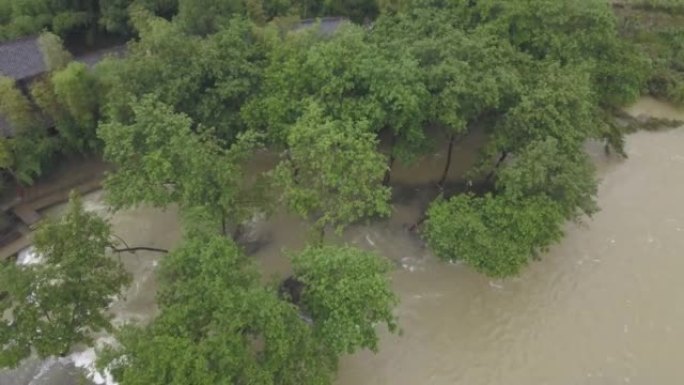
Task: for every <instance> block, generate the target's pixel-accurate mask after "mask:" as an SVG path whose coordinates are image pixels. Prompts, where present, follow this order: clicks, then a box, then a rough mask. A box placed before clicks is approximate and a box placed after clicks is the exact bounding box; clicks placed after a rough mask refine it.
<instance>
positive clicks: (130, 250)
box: [112, 246, 169, 254]
mask: <svg viewBox="0 0 684 385" xmlns="http://www.w3.org/2000/svg"><path fill="white" fill-rule="evenodd" d="M112 251H114V252H115V253H135V252H136V251H156V252H158V253H164V254H166V253H168V252H169V251H168V250H167V249H159V248H156V247H146V246H138V247H125V248H123V249H117V248H115V247H112Z"/></svg>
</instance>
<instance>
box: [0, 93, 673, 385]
mask: <svg viewBox="0 0 684 385" xmlns="http://www.w3.org/2000/svg"><path fill="white" fill-rule="evenodd" d="M630 112H631V113H633V114H634V115H639V114H646V115H651V116H658V117H665V118H677V119H683V120H684V112H680V111H677V110H675V109H673V108H671V107H669V106H667V105H665V104H663V103H660V102H656V101H654V100H652V99H649V98H644V99H642V100H641V101H640V102H639V103H637V104H636V105H635V106H633V107H631V108H630ZM468 141H472V143H471V142H468ZM478 141H479V139H478V138H477V137H476V136H475V137H471V138H468V139H467V140H466V142H465V143H462V144H461V145H459V146H457V147H456V148H455V152H454V163H453V165H452V173H453V174H454V175H457V174H458V173H459V172H460V170H462V169H463V168H466V167H467V166H468V165H469V164H471V163H472V161H473V156H472V154H470V153H469V152H467V151H462V150H463V149H465V148H469V147H472V145H473V144H474V143H477V142H478ZM587 150H588V151H589V153H590V154H591V155H592V156H593V158H594V159H595V163H596V165H597V167H598V170H599V176H600V178H601V184H600V188H599V197H598V200H599V204H600V206H601V211H600V212H599V213H597V214H596V215H595V216H594V217H593V218H592V219H587V220H584V221H583V222H582V223H576V224H575V223H571V224H568V225H567V226H566V237H565V239H564V240H563V241H562V242H560V243H559V244H557V245H555V246H554V247H552V248H551V250H550V251H549V252H548V253H547V254H546V255H544V256H543V258H542V260H541V261H539V262H534V263H532V264H531V265H530V267H529V268H527V269H526V270H524V272H523V273H522V274H521V276H519V277H517V278H513V279H507V280H491V279H488V278H486V277H483V276H481V275H479V274H477V273H475V272H473V271H472V270H471V269H469V268H468V267H466V266H463V265H460V264H446V263H442V262H439V261H436V260H435V258H434V257H433V256H432V255H431V254H430V252H429V251H428V250H427V249H426V248H425V247H424V245H423V244H422V242H421V241H420V240H419V239H418V237H416V236H415V235H414V234H412V233H410V232H409V231H407V229H406V227H407V224H409V223H412V222H413V221H415V219H416V218H417V217H418V216H419V215H420V212H421V206H422V205H424V204H425V200H426V199H425V198H426V196H429V195H430V194H432V190H431V189H429V188H428V189H426V188H420V187H419V186H420V185H419V184H418V183H419V182H420V183H422V184H423V185H424V183H425V182H428V181H430V180H432V181H435V180H438V179H439V176H440V174H441V171H442V168H441V167H442V162H443V161H444V156H445V154H444V151H441V152H439V153H437V154H434V155H433V156H430V157H428V158H426V159H425V160H424V161H423V162H421V163H420V164H418V165H417V166H415V167H413V168H411V169H403V170H398V171H397V172H396V173H394V175H393V181H395V182H396V183H397V184H398V185H400V186H401V187H400V188H398V189H397V191H398V193H397V195H398V196H397V199H396V203H395V205H394V208H395V212H394V215H393V216H392V218H390V219H389V220H387V221H382V222H377V223H372V224H368V225H365V226H358V227H354V228H351V229H350V230H349V231H348V232H347V234H346V236H345V239H344V241H345V242H349V243H353V244H356V245H358V246H360V247H364V248H367V249H371V250H375V251H377V252H378V253H379V254H382V255H385V256H387V257H388V258H390V259H392V260H393V261H395V262H396V264H397V266H398V268H397V269H396V271H395V273H394V274H393V282H394V288H395V289H396V292H397V293H398V294H399V296H400V297H401V304H400V306H399V308H398V315H399V319H400V324H401V327H402V329H403V334H402V335H401V336H394V335H385V334H383V338H382V341H381V346H380V352H379V353H378V354H373V353H370V352H361V353H358V354H355V355H352V356H348V357H344V358H343V360H342V364H341V368H340V372H339V376H338V380H337V383H336V384H337V385H385V384H388V385H389V384H391V385H415V384H421V385H452V384H458V385H499V384H506V385H518V384H519V385H542V384H549V385H564V384H573V385H574V384H587V385H592V384H596V385H598V384H601V385H606V384H627V383H632V384H658V385H668V384H673V385H674V384H681V383H684V365H683V363H684V361H683V358H682V357H684V280H682V279H681V276H682V272H684V199H682V197H684V128H680V129H674V130H669V131H664V132H639V133H636V134H633V135H630V136H629V137H628V138H627V152H628V154H629V156H630V157H629V159H627V160H619V159H615V158H611V157H607V156H605V155H604V153H603V151H602V148H601V147H600V146H598V145H588V146H587ZM416 175H417V176H419V178H420V179H419V180H418V179H416V177H415V176H416ZM88 201H89V203H88V206H89V207H90V208H91V209H93V210H96V211H99V212H102V213H103V215H108V214H107V213H106V207H105V206H104V205H103V204H102V203H101V201H102V197H101V194H99V193H98V194H94V195H91V196H90V197H89V198H88ZM58 211H59V208H57V209H54V212H53V214H56V213H57V212H58ZM176 219H177V218H176V214H175V211H174V210H172V209H170V210H167V211H164V212H162V211H159V210H151V209H137V210H131V211H125V212H120V213H117V214H116V215H114V216H111V220H112V223H113V225H114V230H115V232H116V233H117V234H118V235H120V236H122V237H123V238H125V239H126V241H127V242H128V243H129V244H131V245H151V246H156V247H172V246H173V245H174V244H175V242H177V240H178V239H179V237H180V230H179V228H178V225H177V220H176ZM305 230H306V227H305V225H304V224H303V223H302V222H301V221H298V220H296V219H294V218H292V217H291V216H289V215H286V214H283V213H278V214H276V215H274V216H273V217H272V218H271V219H269V220H268V221H256V222H255V224H254V225H253V226H252V227H251V229H250V234H249V236H250V237H251V238H252V239H254V240H255V242H254V243H253V244H252V254H253V255H254V257H255V258H256V259H257V261H258V262H259V263H260V265H261V266H262V267H263V269H264V271H265V272H266V275H267V276H269V275H270V274H278V273H279V274H284V273H286V272H287V270H288V263H287V259H286V258H285V257H283V254H282V252H281V251H282V250H283V249H290V250H292V249H297V248H299V247H301V246H302V245H303V244H304V242H305V236H304V234H305ZM256 240H258V242H256ZM158 258H159V256H158V255H154V254H152V253H144V252H141V253H138V254H137V255H127V256H124V262H125V263H126V266H127V267H128V268H129V269H130V270H131V271H132V272H133V273H134V275H135V282H134V283H133V285H132V286H131V288H130V289H129V291H128V292H127V296H126V297H127V299H126V301H123V302H119V303H117V304H116V305H115V306H114V307H113V311H114V313H115V314H116V315H117V319H118V320H119V321H124V320H145V319H149V317H151V316H153V315H154V312H155V306H154V288H155V280H154V270H155V266H156V265H157V263H158ZM92 358H93V354H92V350H86V351H85V352H80V353H76V354H75V355H73V356H72V357H70V358H69V359H63V360H48V361H45V362H37V361H31V362H27V363H26V364H25V365H23V366H22V367H21V368H19V369H18V370H15V371H12V372H5V373H0V385H15V384H16V385H27V384H31V385H62V384H64V385H71V384H74V383H75V381H74V376H73V373H74V368H73V367H74V364H73V362H74V361H76V362H77V364H78V365H81V366H83V365H86V364H87V363H88V362H89V361H91V360H92ZM98 380H99V379H98Z"/></svg>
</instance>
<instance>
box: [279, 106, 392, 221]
mask: <svg viewBox="0 0 684 385" xmlns="http://www.w3.org/2000/svg"><path fill="white" fill-rule="evenodd" d="M287 144H288V150H287V155H286V157H285V159H284V160H283V161H282V162H281V163H280V164H279V165H278V167H277V168H276V170H275V178H276V180H277V182H278V183H279V185H280V186H281V187H282V188H283V199H284V201H285V203H286V204H287V205H288V206H289V207H291V208H292V209H293V211H295V212H296V213H298V214H300V215H302V216H304V217H305V218H307V219H310V220H311V221H312V222H314V227H315V228H316V229H318V230H320V231H323V230H324V229H325V227H326V226H328V225H329V226H333V227H334V228H335V229H336V230H337V231H341V230H342V229H343V228H344V227H346V226H347V225H349V224H351V223H353V222H354V221H357V220H359V219H362V218H364V217H368V216H373V215H388V214H389V212H390V207H389V202H388V201H389V198H390V190H389V188H388V187H387V186H384V185H382V179H383V176H384V174H385V169H386V161H385V160H384V157H383V156H382V155H381V154H380V153H378V152H377V151H376V139H375V136H374V134H373V133H372V132H371V131H370V129H369V127H368V123H367V122H366V121H359V122H352V121H342V120H337V121H330V120H327V119H326V118H325V117H324V116H323V112H322V110H321V108H320V107H318V106H317V105H316V104H312V105H311V106H310V107H309V110H308V112H306V113H305V115H304V116H303V117H302V118H300V119H299V121H297V123H296V124H295V125H294V126H292V127H291V128H290V131H289V133H288V138H287Z"/></svg>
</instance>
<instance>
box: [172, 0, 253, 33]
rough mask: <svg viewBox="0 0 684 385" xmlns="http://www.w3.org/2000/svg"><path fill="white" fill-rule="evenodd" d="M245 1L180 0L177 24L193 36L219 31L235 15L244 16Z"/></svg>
mask: <svg viewBox="0 0 684 385" xmlns="http://www.w3.org/2000/svg"><path fill="white" fill-rule="evenodd" d="M245 12H246V9H245V1H244V0H178V15H177V16H176V19H175V22H177V23H178V24H179V25H181V26H182V28H183V29H184V30H185V31H187V32H189V33H192V34H197V35H207V34H210V33H214V32H217V31H219V30H220V29H221V28H222V27H224V26H225V25H226V24H227V23H228V21H229V20H230V19H231V18H232V17H233V16H235V14H240V15H242V14H244V13H245Z"/></svg>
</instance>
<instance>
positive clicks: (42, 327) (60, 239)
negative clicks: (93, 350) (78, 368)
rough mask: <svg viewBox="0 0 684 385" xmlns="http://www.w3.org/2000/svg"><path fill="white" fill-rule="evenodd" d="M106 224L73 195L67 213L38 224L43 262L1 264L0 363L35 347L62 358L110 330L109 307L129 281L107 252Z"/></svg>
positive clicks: (12, 362)
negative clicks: (2, 315) (77, 345)
mask: <svg viewBox="0 0 684 385" xmlns="http://www.w3.org/2000/svg"><path fill="white" fill-rule="evenodd" d="M111 246H112V241H111V229H110V226H109V224H108V223H107V222H106V221H105V220H103V219H101V218H99V217H98V216H97V215H96V214H93V213H88V212H86V211H84V209H83V204H82V203H81V201H80V199H78V198H77V197H73V198H72V200H71V203H70V205H69V209H68V211H67V212H66V214H65V215H64V216H63V217H62V218H61V219H59V220H57V221H51V220H48V221H47V222H45V223H42V224H41V225H40V227H39V228H38V231H37V232H36V233H35V236H34V247H35V252H36V253H37V254H38V255H39V256H40V259H41V262H40V263H36V264H31V265H23V266H18V265H14V264H3V265H1V266H0V278H1V279H0V292H2V293H4V295H3V296H2V300H0V312H2V313H3V314H7V312H9V314H10V315H11V316H10V317H11V318H10V319H7V318H3V319H2V320H1V321H0V347H1V348H2V349H1V350H0V367H5V366H16V365H17V364H18V363H19V362H20V360H21V359H23V358H26V357H28V356H29V354H30V353H31V352H32V350H35V352H36V353H37V354H38V355H39V356H40V357H47V356H50V355H59V356H63V355H65V354H67V353H68V352H69V350H70V349H71V348H72V347H73V346H74V345H76V344H78V343H81V342H86V343H87V342H90V341H91V338H92V336H93V333H96V332H99V331H103V330H111V324H110V314H109V313H108V311H107V308H108V306H109V304H111V303H112V302H113V300H114V297H115V296H116V295H118V294H120V293H121V290H122V288H123V287H124V286H125V285H127V284H128V283H129V281H130V277H129V274H128V273H127V272H126V271H125V270H124V268H123V265H122V264H121V262H119V261H116V260H115V259H112V258H111V257H110V256H109V255H107V254H106V251H107V249H108V248H109V247H111Z"/></svg>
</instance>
